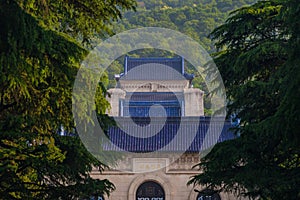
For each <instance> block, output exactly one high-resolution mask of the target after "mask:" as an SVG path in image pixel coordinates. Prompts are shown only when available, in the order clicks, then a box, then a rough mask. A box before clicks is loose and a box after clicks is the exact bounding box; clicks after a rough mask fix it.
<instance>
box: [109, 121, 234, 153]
mask: <svg viewBox="0 0 300 200" xmlns="http://www.w3.org/2000/svg"><path fill="white" fill-rule="evenodd" d="M117 121H118V122H121V123H122V129H121V128H119V127H111V128H110V129H109V130H108V133H107V134H108V136H109V138H110V141H111V143H113V144H114V145H112V144H106V145H104V149H105V150H109V151H129V152H154V151H164V152H199V151H201V150H205V149H207V148H209V147H211V146H213V145H214V144H215V143H216V142H223V141H225V140H231V139H233V138H235V135H234V133H233V132H232V131H230V128H231V127H232V126H231V124H230V122H229V121H225V122H222V120H220V121H218V120H217V121H215V120H214V121H212V120H211V118H210V117H200V118H198V117H169V118H167V120H166V122H165V123H164V124H163V123H162V122H163V120H162V119H161V118H159V117H158V118H151V123H150V118H133V121H134V122H135V123H136V124H132V123H129V122H130V119H129V118H117ZM127 122H128V123H127ZM137 124H138V125H139V126H140V127H143V129H142V130H143V131H141V129H140V128H139V127H138V126H137ZM209 129H210V130H209ZM124 130H126V131H124ZM157 130H160V131H158V132H157V133H156V134H155V131H157ZM208 130H209V131H208ZM208 132H209V134H208ZM178 134H179V136H178ZM177 137H178V138H177Z"/></svg>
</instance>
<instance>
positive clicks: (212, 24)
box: [108, 0, 256, 114]
mask: <svg viewBox="0 0 300 200" xmlns="http://www.w3.org/2000/svg"><path fill="white" fill-rule="evenodd" d="M255 2H256V0H186V1H182V0H138V7H137V11H128V12H126V13H125V14H124V17H123V19H122V20H121V21H120V22H119V23H117V24H115V26H114V30H115V32H116V33H120V32H122V31H125V30H129V29H134V28H137V27H163V28H169V29H172V30H176V31H179V32H181V33H183V34H186V35H187V36H189V37H191V38H193V39H194V40H195V41H197V42H198V43H200V44H201V45H202V47H203V48H204V49H205V50H206V51H207V52H209V53H213V52H214V51H215V48H214V44H213V42H212V41H211V39H210V38H209V34H210V32H212V31H213V29H214V28H216V27H217V26H219V25H221V24H223V23H224V22H225V20H226V18H228V16H229V14H230V12H231V11H233V10H235V9H237V8H240V7H243V6H247V5H250V4H253V3H255ZM129 55H131V56H137V57H138V56H146V57H147V56H152V57H153V56H154V57H163V56H173V55H172V54H170V53H169V52H164V51H161V50H157V49H156V50H153V49H146V50H143V51H138V52H136V51H135V52H131V53H130V54H129ZM123 60H124V58H123V57H121V58H120V59H119V60H118V61H116V62H114V63H113V64H112V65H111V66H110V67H109V68H108V75H109V79H110V81H109V85H108V87H114V86H115V84H116V82H115V81H114V78H113V77H114V74H119V73H121V72H122V70H123V67H122V65H123ZM186 64H187V65H186V66H185V67H186V71H188V72H189V73H195V74H196V75H198V74H197V72H196V71H195V70H194V69H193V68H192V66H189V65H188V62H186ZM193 84H194V87H198V88H200V89H202V90H204V92H205V93H206V94H207V93H208V91H207V88H206V86H205V84H204V82H203V81H202V77H201V76H197V77H196V78H195V79H194V81H193ZM209 104H210V103H209V99H207V96H206V98H205V107H206V111H208V108H209ZM206 114H209V113H208V112H206Z"/></svg>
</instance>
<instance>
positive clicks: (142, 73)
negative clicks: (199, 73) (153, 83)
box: [121, 56, 187, 80]
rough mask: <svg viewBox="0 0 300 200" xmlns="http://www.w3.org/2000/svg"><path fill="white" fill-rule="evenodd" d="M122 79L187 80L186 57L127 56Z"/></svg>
mask: <svg viewBox="0 0 300 200" xmlns="http://www.w3.org/2000/svg"><path fill="white" fill-rule="evenodd" d="M121 80H187V78H186V74H185V73H184V59H183V58H182V57H174V58H132V57H128V56H126V57H125V61H124V74H122V75H121Z"/></svg>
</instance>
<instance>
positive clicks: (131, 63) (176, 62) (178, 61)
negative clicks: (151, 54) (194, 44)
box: [124, 56, 184, 74]
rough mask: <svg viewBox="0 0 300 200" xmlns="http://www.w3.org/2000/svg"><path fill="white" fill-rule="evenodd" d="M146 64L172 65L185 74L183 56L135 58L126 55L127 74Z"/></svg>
mask: <svg viewBox="0 0 300 200" xmlns="http://www.w3.org/2000/svg"><path fill="white" fill-rule="evenodd" d="M144 64H161V65H166V66H169V67H172V68H173V69H175V70H176V71H178V72H179V73H180V74H184V66H183V58H182V57H174V58H159V57H157V58H133V57H129V56H126V57H125V64H124V65H125V74H126V73H127V72H128V71H130V70H131V69H133V68H135V67H137V66H140V65H144Z"/></svg>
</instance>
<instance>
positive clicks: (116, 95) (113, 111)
mask: <svg viewBox="0 0 300 200" xmlns="http://www.w3.org/2000/svg"><path fill="white" fill-rule="evenodd" d="M107 93H108V94H109V96H107V97H106V99H107V101H108V102H109V103H110V106H111V108H110V110H108V111H107V114H108V115H110V116H120V100H124V99H125V96H126V92H125V91H124V90H122V89H120V88H112V89H109V90H108V91H107Z"/></svg>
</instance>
